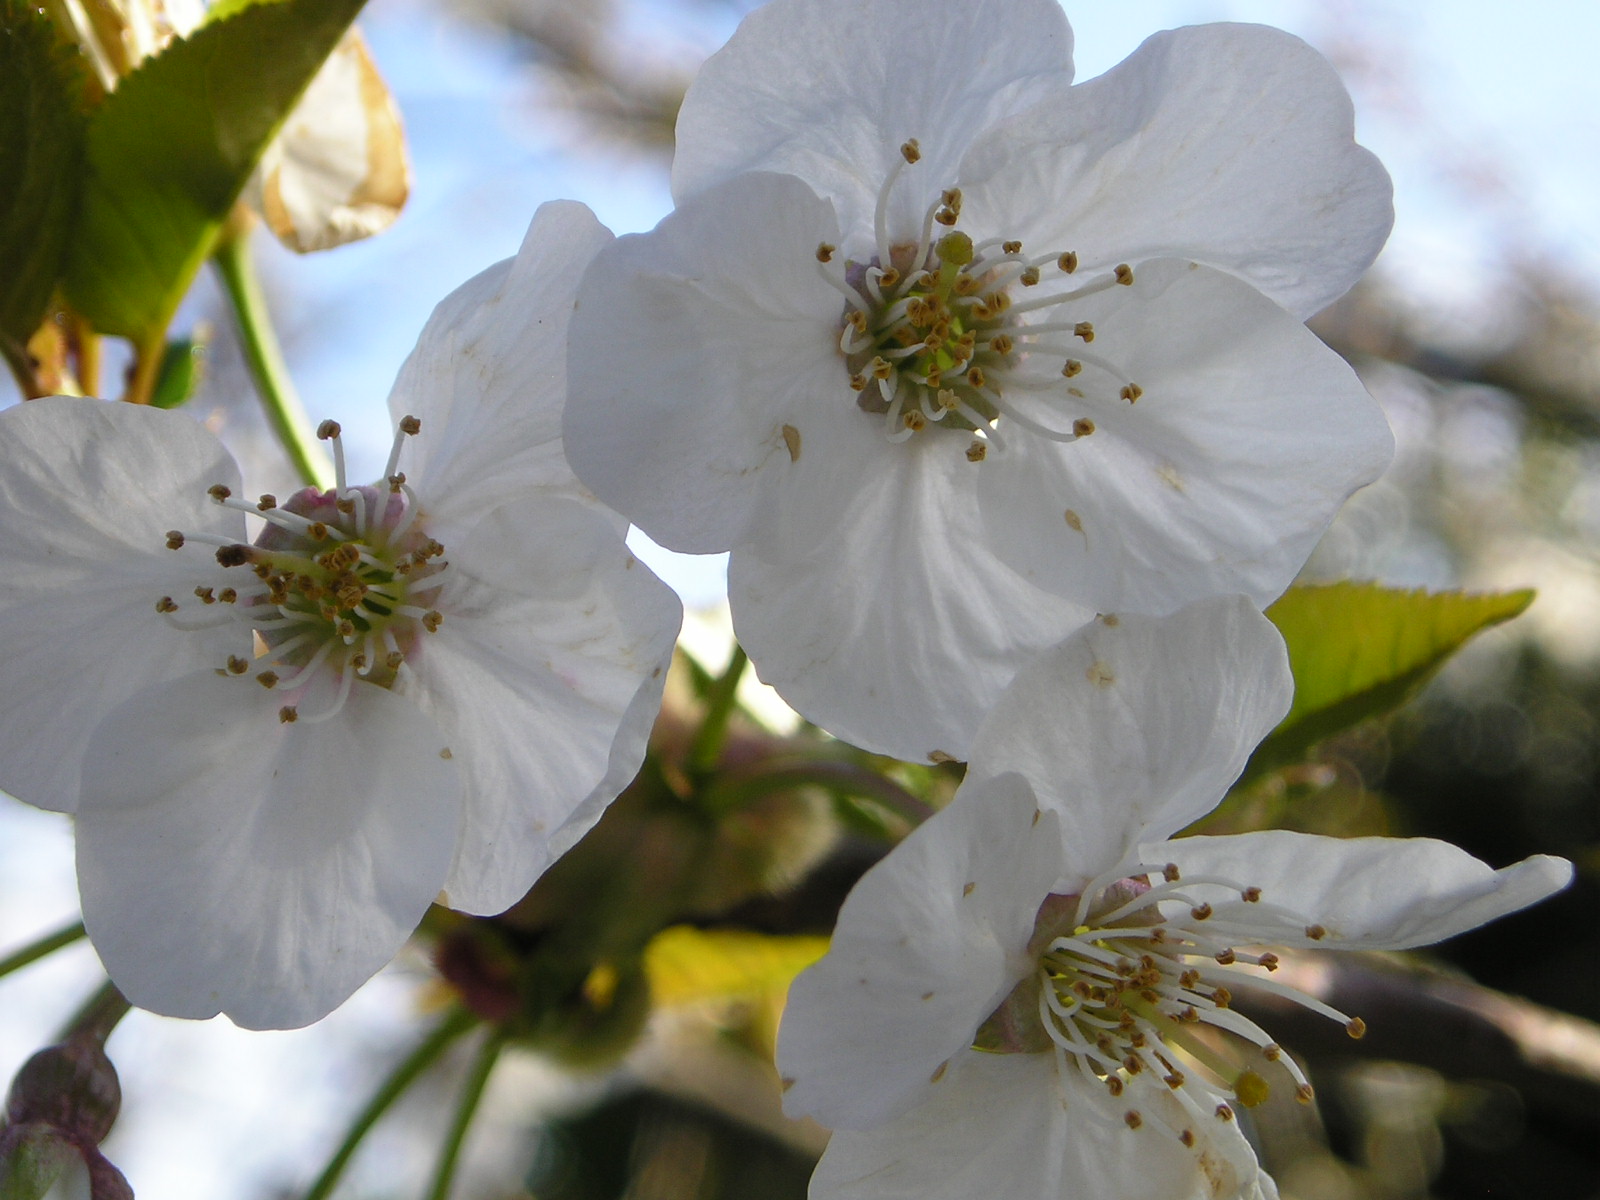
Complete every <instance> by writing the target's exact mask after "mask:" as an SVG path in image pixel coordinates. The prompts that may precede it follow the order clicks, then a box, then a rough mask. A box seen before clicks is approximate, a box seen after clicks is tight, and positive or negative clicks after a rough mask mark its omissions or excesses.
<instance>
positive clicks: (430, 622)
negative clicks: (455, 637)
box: [422, 609, 444, 633]
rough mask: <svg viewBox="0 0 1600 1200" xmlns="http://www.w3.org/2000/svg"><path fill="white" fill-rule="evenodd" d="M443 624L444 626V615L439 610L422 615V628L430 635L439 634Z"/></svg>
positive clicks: (432, 610) (431, 610)
mask: <svg viewBox="0 0 1600 1200" xmlns="http://www.w3.org/2000/svg"><path fill="white" fill-rule="evenodd" d="M442 624H444V614H443V613H441V612H439V611H438V610H437V609H430V610H429V611H428V612H425V613H423V614H422V627H423V628H424V629H426V630H427V631H428V632H429V633H438V632H439V626H440V625H442Z"/></svg>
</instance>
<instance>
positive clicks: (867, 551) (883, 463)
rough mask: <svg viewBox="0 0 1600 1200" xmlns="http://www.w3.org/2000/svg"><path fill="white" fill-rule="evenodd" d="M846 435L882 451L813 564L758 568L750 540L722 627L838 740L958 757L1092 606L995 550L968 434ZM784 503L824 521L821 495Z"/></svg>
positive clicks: (735, 572) (801, 561) (806, 560)
mask: <svg viewBox="0 0 1600 1200" xmlns="http://www.w3.org/2000/svg"><path fill="white" fill-rule="evenodd" d="M862 424H863V425H865V424H866V423H865V422H863V423H862ZM858 438H859V440H861V441H863V442H866V443H868V444H872V445H878V446H882V448H883V450H884V451H886V453H880V454H878V455H877V457H876V458H875V459H874V461H873V463H872V470H871V471H870V472H863V473H862V474H861V475H860V476H859V478H858V480H857V482H856V484H855V488H854V489H852V490H851V491H850V492H849V493H848V495H849V496H850V505H849V513H848V516H847V517H845V518H844V519H842V520H840V521H838V522H837V523H835V524H832V525H829V526H828V527H827V529H828V533H829V535H830V538H829V540H828V541H827V542H826V543H824V544H823V545H822V546H821V547H819V548H818V550H817V551H816V552H815V553H814V554H812V555H810V556H807V557H800V558H792V559H788V560H785V561H776V560H774V561H769V560H768V559H767V556H766V554H765V553H764V551H763V550H762V548H761V546H760V544H759V543H756V544H751V545H749V546H744V547H740V548H737V549H735V551H734V553H733V555H732V557H731V559H730V560H729V563H728V596H729V601H730V603H731V605H732V608H733V621H734V628H735V630H736V631H737V632H738V635H739V640H740V642H741V644H742V645H743V646H744V647H745V649H746V650H747V651H748V652H749V654H750V658H751V661H752V662H753V663H754V664H755V666H756V670H757V672H758V673H759V674H760V676H761V679H762V680H763V681H764V682H766V683H768V684H770V685H772V686H773V687H774V688H776V689H777V690H778V693H779V694H780V695H782V696H783V698H784V699H785V700H786V701H787V702H788V703H789V704H790V705H791V706H793V707H794V709H795V711H797V712H799V713H800V714H802V715H803V716H805V717H806V718H807V719H808V720H811V721H813V722H815V723H816V724H818V725H820V726H822V727H823V728H824V729H826V730H828V731H829V732H830V733H832V734H834V735H835V736H837V737H841V738H843V739H844V740H846V741H848V742H852V743H854V744H856V745H858V746H862V747H865V748H866V749H869V750H872V751H875V752H877V753H880V754H889V755H893V756H894V757H896V758H903V759H907V760H909V761H913V762H926V761H928V759H929V758H930V756H932V755H934V754H939V755H941V756H949V757H952V758H957V759H964V758H966V757H967V754H968V749H969V747H970V745H971V739H972V735H973V733H974V732H975V731H976V729H977V727H978V723H979V721H981V720H982V719H983V714H984V713H985V712H986V711H987V710H988V708H989V706H990V705H991V704H993V703H994V701H995V699H996V698H997V697H998V696H999V695H1000V692H1001V690H1002V689H1003V688H1004V687H1005V686H1006V684H1008V683H1009V682H1010V681H1011V678H1012V676H1013V675H1014V674H1015V673H1016V671H1017V670H1018V669H1019V668H1020V667H1022V666H1023V665H1024V664H1025V663H1026V662H1028V661H1029V660H1030V659H1031V658H1032V656H1033V655H1034V654H1035V653H1036V652H1037V651H1038V650H1039V649H1041V648H1042V647H1044V646H1049V645H1053V644H1054V643H1055V642H1057V641H1059V640H1060V639H1061V638H1062V637H1064V636H1065V635H1066V634H1067V633H1069V632H1071V631H1072V630H1074V629H1076V628H1077V627H1078V626H1080V625H1081V624H1082V623H1083V622H1084V621H1087V620H1088V619H1089V618H1090V617H1091V616H1093V614H1094V610H1093V609H1091V608H1087V607H1085V606H1083V605H1081V604H1077V603H1075V602H1073V601H1071V600H1066V599H1062V598H1060V597H1057V596H1052V595H1050V594H1049V593H1047V592H1044V591H1041V590H1039V589H1038V588H1036V587H1034V586H1033V585H1032V584H1030V583H1028V582H1027V581H1026V580H1025V579H1022V578H1021V577H1020V576H1018V575H1017V574H1016V573H1015V572H1014V571H1012V570H1011V569H1010V567H1008V566H1007V565H1006V564H1005V563H1003V562H1000V561H998V560H997V559H996V558H995V557H994V556H993V553H992V552H991V550H990V548H989V544H988V541H987V539H986V538H985V536H984V531H983V528H982V522H981V520H980V518H979V516H978V506H977V497H976V494H975V486H976V484H977V482H978V476H977V468H976V467H975V466H974V465H973V464H972V463H969V462H968V461H967V460H966V458H965V456H964V455H963V454H962V452H961V449H960V446H961V445H962V444H964V443H965V441H966V440H967V439H966V438H965V437H962V438H960V439H957V438H956V437H954V436H953V435H949V434H946V433H944V432H943V431H938V432H937V433H936V434H935V435H934V436H931V437H924V438H920V439H917V440H916V441H914V442H913V443H910V444H906V445H900V446H891V445H888V444H887V443H885V442H884V441H883V438H882V435H881V433H880V432H879V431H878V430H877V429H875V428H872V427H870V426H867V427H865V428H862V429H861V430H860V432H859V435H858ZM808 504H809V505H811V507H807V505H808ZM793 506H794V507H797V508H799V509H800V510H801V511H804V512H808V513H809V512H815V511H818V509H819V508H821V509H822V511H826V509H825V508H824V507H823V498H822V497H821V496H817V497H816V499H815V501H811V500H809V499H802V500H801V501H798V502H796V503H795V504H794V505H793Z"/></svg>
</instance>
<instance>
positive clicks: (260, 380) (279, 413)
mask: <svg viewBox="0 0 1600 1200" xmlns="http://www.w3.org/2000/svg"><path fill="white" fill-rule="evenodd" d="M211 261H212V262H213V263H214V264H215V265H216V268H217V274H218V276H220V277H221V279H222V288H223V291H224V292H226V293H227V296H228V302H229V303H230V304H231V305H232V306H233V315H234V318H235V322H236V324H237V325H238V328H239V337H240V340H241V342H242V343H243V347H244V358H245V362H246V363H248V364H249V367H250V376H251V378H252V379H253V380H254V381H255V385H256V393H257V394H258V395H259V396H260V397H261V407H262V408H263V409H264V410H265V411H266V414H267V420H268V421H269V422H270V423H271V425H272V431H273V432H274V433H275V434H277V435H278V440H279V441H280V442H281V443H283V449H284V453H286V454H287V455H288V456H289V461H290V462H292V463H293V464H294V469H295V470H296V471H298V472H299V473H300V477H301V478H302V479H303V480H305V482H306V483H308V484H310V485H311V486H312V487H319V488H327V487H329V486H331V484H332V482H333V475H332V471H331V470H330V468H329V465H328V460H327V459H326V457H324V455H323V453H322V450H321V449H320V448H319V447H318V445H317V437H316V431H315V430H314V429H313V428H312V426H311V421H310V418H308V417H307V416H306V410H305V408H304V407H303V406H302V405H301V403H300V397H299V396H298V395H296V393H295V390H294V382H293V380H291V379H290V378H289V368H288V366H287V365H286V364H285V363H284V361H283V351H282V350H281V349H280V348H279V346H278V337H277V334H276V333H274V332H273V329H272V319H271V316H270V315H269V314H268V312H267V299H266V296H265V295H264V294H263V293H262V291H261V283H260V281H259V280H258V279H257V278H256V268H255V260H254V259H253V258H251V255H250V234H249V230H248V229H246V228H243V227H241V226H237V225H236V226H234V227H232V228H230V229H229V230H228V231H227V232H225V233H224V234H223V235H222V237H221V238H220V239H218V241H217V248H216V250H215V252H214V253H213V254H212V256H211Z"/></svg>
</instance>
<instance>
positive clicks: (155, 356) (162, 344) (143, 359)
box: [122, 333, 167, 404]
mask: <svg viewBox="0 0 1600 1200" xmlns="http://www.w3.org/2000/svg"><path fill="white" fill-rule="evenodd" d="M166 353H167V341H166V335H165V334H164V333H158V334H156V336H155V337H153V338H150V339H149V340H147V341H143V342H136V343H135V344H134V347H133V374H132V375H131V376H130V377H129V379H128V388H127V390H126V391H125V392H123V393H122V398H123V399H124V400H125V401H127V402H128V403H129V404H149V403H150V397H151V396H153V395H155V393H156V381H157V380H158V379H160V378H161V360H162V358H163V357H165V355H166Z"/></svg>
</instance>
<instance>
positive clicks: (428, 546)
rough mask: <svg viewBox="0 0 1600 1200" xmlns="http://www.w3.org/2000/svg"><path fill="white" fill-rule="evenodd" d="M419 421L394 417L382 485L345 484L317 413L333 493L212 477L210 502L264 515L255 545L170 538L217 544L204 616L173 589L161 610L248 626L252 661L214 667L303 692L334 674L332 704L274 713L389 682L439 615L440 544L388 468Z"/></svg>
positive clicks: (443, 569) (194, 623)
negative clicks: (258, 491)
mask: <svg viewBox="0 0 1600 1200" xmlns="http://www.w3.org/2000/svg"><path fill="white" fill-rule="evenodd" d="M420 428H421V423H420V422H419V421H418V420H417V419H416V418H415V417H407V418H405V419H404V420H403V421H401V422H400V427H399V429H398V431H397V432H396V434H395V444H394V449H393V451H392V452H391V454H390V456H389V465H388V468H387V470H386V477H387V481H386V483H385V484H383V485H369V486H365V487H350V486H348V485H347V483H346V482H345V470H344V450H343V445H342V443H341V442H340V440H339V433H340V431H339V426H338V425H337V424H336V423H334V422H332V421H325V422H323V424H322V426H321V427H320V428H319V429H318V431H317V436H318V437H320V438H322V439H324V440H325V441H328V442H330V443H332V446H333V452H334V466H335V476H336V482H335V485H334V488H333V490H332V491H328V492H324V491H321V490H320V489H317V488H307V489H305V490H303V491H300V492H297V493H296V494H295V495H293V496H291V497H290V498H289V499H288V500H287V501H286V502H285V503H283V504H281V505H280V504H279V503H278V501H277V498H276V497H274V496H270V495H268V496H262V497H261V499H260V501H259V502H257V503H255V504H251V503H248V502H246V501H242V500H237V499H235V498H234V497H233V495H232V494H231V492H230V491H229V489H228V488H226V487H225V486H223V485H222V484H217V485H216V486H214V487H212V488H211V489H210V494H211V497H212V499H213V500H215V501H216V502H217V503H218V504H221V505H223V506H225V507H228V508H236V509H240V510H242V511H244V512H250V513H254V514H256V515H257V516H259V517H261V518H262V519H263V520H264V521H265V522H266V527H265V528H264V529H263V530H262V532H261V534H260V536H259V537H257V538H256V540H255V542H254V543H253V544H249V545H246V544H243V543H238V542H229V541H226V540H225V539H222V538H217V537H212V536H209V535H200V534H188V535H186V534H184V533H183V532H182V531H180V530H173V531H171V532H170V533H168V535H167V545H168V547H170V548H171V549H174V550H178V549H182V548H183V547H184V546H185V545H187V544H190V543H201V544H211V545H215V546H216V547H217V551H216V560H217V564H218V567H220V568H221V573H220V575H219V576H218V578H217V581H216V582H215V583H212V584H203V585H201V586H199V587H196V588H195V589H194V595H195V598H196V599H197V600H198V601H199V602H200V605H201V607H202V609H204V610H208V611H205V613H204V616H202V617H200V618H198V619H195V618H189V617H187V616H178V615H177V614H178V613H179V612H180V606H179V604H178V603H177V602H176V601H175V600H173V598H172V597H170V596H163V597H162V598H161V600H160V601H158V602H157V604H156V608H157V610H158V611H159V612H161V613H163V614H164V615H166V617H167V619H168V621H170V622H171V623H172V624H174V625H176V626H178V627H179V628H184V629H201V628H208V627H211V626H215V625H222V624H227V623H229V622H239V623H242V624H244V625H246V626H248V627H249V628H250V630H251V631H252V633H253V635H254V641H255V645H256V662H254V663H251V662H249V661H247V660H245V659H243V658H240V657H237V656H233V657H230V658H229V659H228V660H227V664H226V666H225V667H223V668H219V673H227V674H230V675H243V674H245V673H247V672H250V671H254V672H255V678H256V680H257V681H258V682H260V683H261V685H262V686H263V687H267V688H273V689H277V690H279V691H283V692H286V693H293V692H301V693H303V691H304V689H305V687H306V685H308V684H310V683H311V682H313V681H314V679H315V678H317V677H318V676H319V675H321V676H324V677H326V678H330V679H332V680H333V681H334V683H335V685H336V686H335V693H334V696H335V698H334V701H333V703H332V705H331V707H328V708H326V709H325V710H324V711H322V712H319V713H317V714H315V715H313V716H309V717H305V718H302V717H301V714H300V711H299V706H298V704H297V703H287V704H285V705H284V706H283V707H282V708H280V709H279V712H278V716H279V719H280V720H282V721H285V722H290V721H296V720H301V719H305V720H309V721H320V720H326V719H327V718H328V717H331V716H333V715H334V714H335V713H337V712H338V711H339V710H340V709H341V708H343V706H344V703H345V700H346V699H347V698H348V697H349V694H350V689H351V687H352V685H353V684H354V683H355V682H356V681H358V680H359V681H361V682H365V683H370V684H376V685H378V686H380V687H393V686H394V683H395V681H396V680H397V679H399V678H400V677H401V676H402V675H403V674H404V673H405V672H406V670H407V669H408V668H407V667H406V658H407V656H408V655H409V654H411V653H412V652H413V651H414V650H415V648H416V646H417V644H418V643H419V642H420V640H421V638H422V636H423V635H424V634H427V633H432V632H435V631H436V630H438V628H439V626H440V623H441V622H442V621H443V617H442V615H441V614H440V613H439V611H438V610H437V609H436V608H434V607H433V606H432V602H431V598H432V597H433V595H434V594H435V593H436V592H437V590H438V589H439V587H440V586H442V585H443V584H444V583H445V581H446V579H447V578H448V566H449V564H448V563H447V562H446V561H445V559H444V547H443V546H442V545H440V544H439V543H438V542H437V541H435V540H434V539H433V538H431V537H429V536H428V534H427V531H426V530H425V529H424V528H423V527H422V524H421V522H420V521H419V520H418V517H419V509H418V505H417V498H416V494H415V493H414V492H413V491H412V490H411V488H410V487H408V486H407V484H406V480H405V476H404V475H403V474H400V473H399V472H397V471H396V467H397V466H398V463H399V455H400V448H401V446H402V444H403V443H404V440H405V439H406V438H407V437H408V436H410V435H412V434H415V433H417V432H418V431H419V430H420ZM240 568H245V569H244V570H240ZM184 607H187V605H185V606H184Z"/></svg>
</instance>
